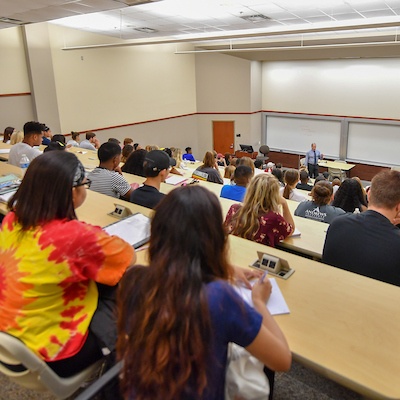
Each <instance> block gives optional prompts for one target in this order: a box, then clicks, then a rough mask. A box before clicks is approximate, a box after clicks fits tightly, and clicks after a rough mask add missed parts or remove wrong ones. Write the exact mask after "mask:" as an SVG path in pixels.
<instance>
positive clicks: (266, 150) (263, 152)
mask: <svg viewBox="0 0 400 400" xmlns="http://www.w3.org/2000/svg"><path fill="white" fill-rule="evenodd" d="M258 151H259V152H260V153H261V155H259V156H257V158H256V160H260V161H261V162H262V163H263V165H264V164H265V163H266V162H267V160H268V159H269V157H268V153H269V146H267V145H265V144H264V145H262V146H261V147H260V148H259V150H258Z"/></svg>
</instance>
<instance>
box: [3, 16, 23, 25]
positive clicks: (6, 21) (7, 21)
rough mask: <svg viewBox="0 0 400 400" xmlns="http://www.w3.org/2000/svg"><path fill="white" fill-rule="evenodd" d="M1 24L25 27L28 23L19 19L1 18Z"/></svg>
mask: <svg viewBox="0 0 400 400" xmlns="http://www.w3.org/2000/svg"><path fill="white" fill-rule="evenodd" d="M0 22H2V23H4V24H12V25H23V24H26V22H23V21H20V20H19V19H14V18H7V17H0Z"/></svg>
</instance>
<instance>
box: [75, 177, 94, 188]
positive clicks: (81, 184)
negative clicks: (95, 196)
mask: <svg viewBox="0 0 400 400" xmlns="http://www.w3.org/2000/svg"><path fill="white" fill-rule="evenodd" d="M91 184H92V181H91V180H90V179H87V178H86V181H85V182H82V183H79V184H77V185H75V186H74V187H79V186H85V187H86V189H89V188H90V185H91Z"/></svg>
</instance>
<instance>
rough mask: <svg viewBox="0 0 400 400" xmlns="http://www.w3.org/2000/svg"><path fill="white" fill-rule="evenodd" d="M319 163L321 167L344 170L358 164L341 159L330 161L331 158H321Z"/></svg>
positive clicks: (348, 169)
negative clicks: (341, 160)
mask: <svg viewBox="0 0 400 400" xmlns="http://www.w3.org/2000/svg"><path fill="white" fill-rule="evenodd" d="M318 165H319V166H320V167H325V168H335V169H336V168H337V169H341V170H342V171H350V170H351V169H352V168H354V167H355V166H356V164H348V163H345V162H340V161H329V160H319V161H318Z"/></svg>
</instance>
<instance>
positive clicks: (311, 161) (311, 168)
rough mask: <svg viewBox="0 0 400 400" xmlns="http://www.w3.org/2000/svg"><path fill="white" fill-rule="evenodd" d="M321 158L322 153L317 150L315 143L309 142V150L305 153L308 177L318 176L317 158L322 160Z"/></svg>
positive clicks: (322, 156)
mask: <svg viewBox="0 0 400 400" xmlns="http://www.w3.org/2000/svg"><path fill="white" fill-rule="evenodd" d="M323 158H324V155H323V154H321V152H320V151H319V150H317V145H316V144H315V143H311V150H309V151H308V152H307V153H306V161H305V164H306V165H307V169H308V173H309V174H310V178H316V177H317V176H318V160H322V159H323Z"/></svg>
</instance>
